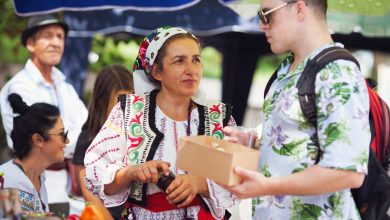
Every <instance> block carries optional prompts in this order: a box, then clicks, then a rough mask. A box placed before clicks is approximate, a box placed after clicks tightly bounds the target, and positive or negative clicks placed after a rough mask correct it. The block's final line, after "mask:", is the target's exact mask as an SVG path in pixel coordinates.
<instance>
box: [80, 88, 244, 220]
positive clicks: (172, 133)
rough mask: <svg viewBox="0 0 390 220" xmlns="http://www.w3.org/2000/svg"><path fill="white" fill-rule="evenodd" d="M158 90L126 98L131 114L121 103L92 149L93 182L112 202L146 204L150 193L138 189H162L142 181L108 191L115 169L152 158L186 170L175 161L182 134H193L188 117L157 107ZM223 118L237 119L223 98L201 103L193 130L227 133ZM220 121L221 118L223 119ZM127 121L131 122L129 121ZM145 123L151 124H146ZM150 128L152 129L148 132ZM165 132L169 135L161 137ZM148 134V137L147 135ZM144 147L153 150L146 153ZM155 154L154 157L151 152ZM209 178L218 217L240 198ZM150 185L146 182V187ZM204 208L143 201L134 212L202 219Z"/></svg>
mask: <svg viewBox="0 0 390 220" xmlns="http://www.w3.org/2000/svg"><path fill="white" fill-rule="evenodd" d="M155 95H156V91H154V92H152V93H151V95H150V96H149V95H147V96H146V97H142V96H137V95H131V96H130V95H129V96H128V97H127V98H126V101H127V104H126V112H127V114H126V116H125V117H124V113H123V111H122V108H121V105H120V104H119V103H118V104H117V105H116V106H115V107H114V109H113V110H112V112H111V113H110V116H109V118H108V120H107V121H106V123H105V124H104V126H103V127H102V129H101V131H100V132H99V133H98V134H97V136H96V138H95V140H94V141H93V142H92V144H91V146H90V147H89V148H88V150H87V152H86V157H85V160H84V162H85V165H86V180H87V187H88V188H89V189H90V190H92V191H93V192H94V193H95V194H99V195H100V197H101V198H102V199H103V201H104V204H105V206H107V207H111V206H117V205H120V204H122V203H124V202H125V201H126V200H127V199H128V198H130V199H129V201H132V202H135V203H139V204H141V205H142V204H145V203H143V202H144V200H143V199H142V198H143V197H144V195H141V196H140V195H138V194H137V192H138V191H139V192H141V194H146V195H151V194H155V193H159V192H161V191H160V189H159V188H157V186H156V185H154V184H142V187H138V186H140V185H138V186H137V184H133V185H132V186H131V187H130V189H124V190H123V191H122V192H120V193H118V194H116V195H105V194H104V184H108V183H111V182H112V181H113V179H114V176H115V172H116V171H117V170H118V169H120V168H122V167H124V166H127V165H132V164H139V163H140V161H142V160H145V159H146V157H148V158H147V159H146V160H163V161H167V162H170V163H171V167H170V169H171V170H172V171H173V172H174V173H175V174H176V175H177V174H183V173H185V172H184V171H182V170H179V169H177V168H176V166H175V162H176V155H177V152H178V150H179V139H180V137H184V136H186V135H187V126H188V122H187V121H174V120H172V119H171V118H169V117H167V116H166V115H165V114H164V113H163V112H162V111H161V110H160V109H159V108H158V107H157V106H156V104H155ZM140 100H141V101H140ZM148 107H150V108H148ZM145 108H146V109H145ZM130 109H131V110H133V113H134V112H138V113H136V114H132V113H130V111H131V110H130ZM141 109H143V110H141ZM148 109H150V111H148ZM153 109H155V110H153ZM214 113H215V114H214ZM206 115H207V116H206ZM144 116H149V117H144ZM225 116H226V117H228V118H226V117H225ZM211 118H213V120H215V119H217V120H216V121H215V123H212V120H210V119H211ZM223 119H226V120H223ZM222 120H223V121H225V123H226V124H227V125H235V122H234V120H233V118H231V116H230V112H227V111H226V107H225V106H224V105H223V104H222V103H219V104H217V105H212V106H210V107H205V106H200V105H199V106H198V108H195V109H193V110H192V112H191V117H190V133H191V135H198V134H207V133H209V134H211V135H213V136H216V137H219V138H222V137H223V133H222V127H223V125H222ZM145 121H146V122H147V121H148V122H151V123H150V126H149V127H148V126H142V124H143V123H144V124H145ZM218 121H219V122H221V123H220V124H219V123H218ZM124 124H127V125H128V126H124ZM141 127H143V128H145V129H141ZM125 129H126V133H127V134H130V135H127V138H126V137H125ZM154 129H157V130H158V132H154V133H156V134H157V135H153V134H149V133H148V132H151V131H153V130H154ZM145 130H146V131H147V130H149V131H148V132H145ZM144 132H145V133H144ZM151 133H153V132H151ZM159 133H160V134H163V135H162V136H160V135H159ZM134 134H138V135H134ZM153 136H154V137H153ZM144 137H147V138H145V139H143V138H144ZM156 140H157V141H156ZM142 145H146V147H145V148H142V147H140V146H142ZM148 145H149V146H148ZM154 145H155V146H154ZM136 149H138V150H136ZM140 149H144V150H142V151H141V150H140ZM148 150H149V151H148ZM142 152H148V153H144V154H142ZM150 155H153V156H152V157H151V156H150ZM149 157H150V158H149ZM207 183H208V187H209V192H210V198H203V199H204V201H205V202H206V204H207V205H208V207H209V208H210V210H211V213H212V215H213V216H214V217H215V218H222V217H223V215H224V213H225V209H226V208H229V207H231V206H233V205H234V204H237V202H238V199H237V198H236V197H235V196H234V195H232V194H231V193H230V192H228V191H226V190H224V189H223V188H222V187H220V186H219V185H217V184H215V183H214V182H213V181H211V180H207ZM144 185H145V186H146V187H143V186H144ZM137 199H140V200H137ZM199 208H200V207H199V206H192V207H187V208H186V209H176V210H171V211H163V212H158V213H157V212H150V211H148V210H146V209H143V208H142V206H136V207H135V208H132V211H133V212H134V214H135V216H137V219H182V218H183V217H184V215H185V213H186V214H187V217H190V218H192V219H197V214H198V212H199ZM129 211H130V210H129Z"/></svg>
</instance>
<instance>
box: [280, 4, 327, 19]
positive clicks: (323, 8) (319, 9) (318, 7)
mask: <svg viewBox="0 0 390 220" xmlns="http://www.w3.org/2000/svg"><path fill="white" fill-rule="evenodd" d="M284 1H285V2H288V1H289V0H284ZM301 1H304V2H306V5H307V6H309V7H312V8H314V10H315V11H316V13H317V15H318V16H319V17H320V18H321V19H325V20H326V12H327V10H328V0H301Z"/></svg>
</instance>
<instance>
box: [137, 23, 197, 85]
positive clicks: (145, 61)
mask: <svg viewBox="0 0 390 220" xmlns="http://www.w3.org/2000/svg"><path fill="white" fill-rule="evenodd" d="M177 34H188V35H190V36H191V37H192V38H194V39H197V38H196V37H195V36H194V35H193V34H191V33H190V32H188V31H186V30H184V29H182V28H178V27H169V26H165V27H160V28H158V29H156V30H154V31H153V32H152V33H151V34H149V35H148V36H146V37H145V39H144V40H143V41H142V43H141V45H140V47H139V52H138V56H137V59H136V60H135V62H134V66H133V71H134V72H136V71H139V70H141V71H143V72H144V74H145V75H146V77H147V78H148V79H149V80H151V81H152V82H155V79H154V78H153V75H152V66H153V64H154V61H155V60H156V57H157V54H158V52H159V50H160V48H161V47H162V45H163V44H164V43H165V41H167V40H168V39H169V38H171V37H172V36H175V35H177Z"/></svg>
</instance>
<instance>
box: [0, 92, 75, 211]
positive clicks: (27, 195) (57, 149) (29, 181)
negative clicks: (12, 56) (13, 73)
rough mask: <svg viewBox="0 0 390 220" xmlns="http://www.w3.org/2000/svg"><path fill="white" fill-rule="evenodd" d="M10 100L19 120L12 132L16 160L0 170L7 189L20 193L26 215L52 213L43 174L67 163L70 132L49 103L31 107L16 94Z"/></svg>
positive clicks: (0, 167)
mask: <svg viewBox="0 0 390 220" xmlns="http://www.w3.org/2000/svg"><path fill="white" fill-rule="evenodd" d="M8 100H9V102H10V104H11V107H12V109H13V111H14V113H16V114H18V116H16V117H15V118H14V127H13V130H12V132H11V139H12V141H13V143H14V151H15V158H14V159H11V160H10V161H8V162H6V163H4V164H2V165H1V166H0V171H1V172H3V173H4V188H5V189H16V190H18V192H19V200H20V202H21V205H22V207H21V208H22V211H23V212H49V207H48V201H47V193H46V188H45V185H44V184H43V183H44V181H45V175H44V173H43V171H44V170H45V169H46V168H47V167H49V166H50V165H52V164H55V163H58V162H61V161H63V160H64V148H65V146H66V144H67V143H68V142H69V140H68V138H67V134H68V132H67V131H65V129H64V125H63V123H62V120H61V118H60V112H59V110H58V108H57V107H55V106H53V105H50V104H46V103H36V104H33V105H32V106H28V105H27V104H26V103H25V102H23V100H22V98H21V97H20V96H19V95H17V94H11V95H9V97H8Z"/></svg>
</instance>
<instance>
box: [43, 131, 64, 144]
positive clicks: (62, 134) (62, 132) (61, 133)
mask: <svg viewBox="0 0 390 220" xmlns="http://www.w3.org/2000/svg"><path fill="white" fill-rule="evenodd" d="M46 135H60V136H62V138H63V142H64V143H65V142H66V140H67V139H68V131H61V132H60V133H58V134H46Z"/></svg>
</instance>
